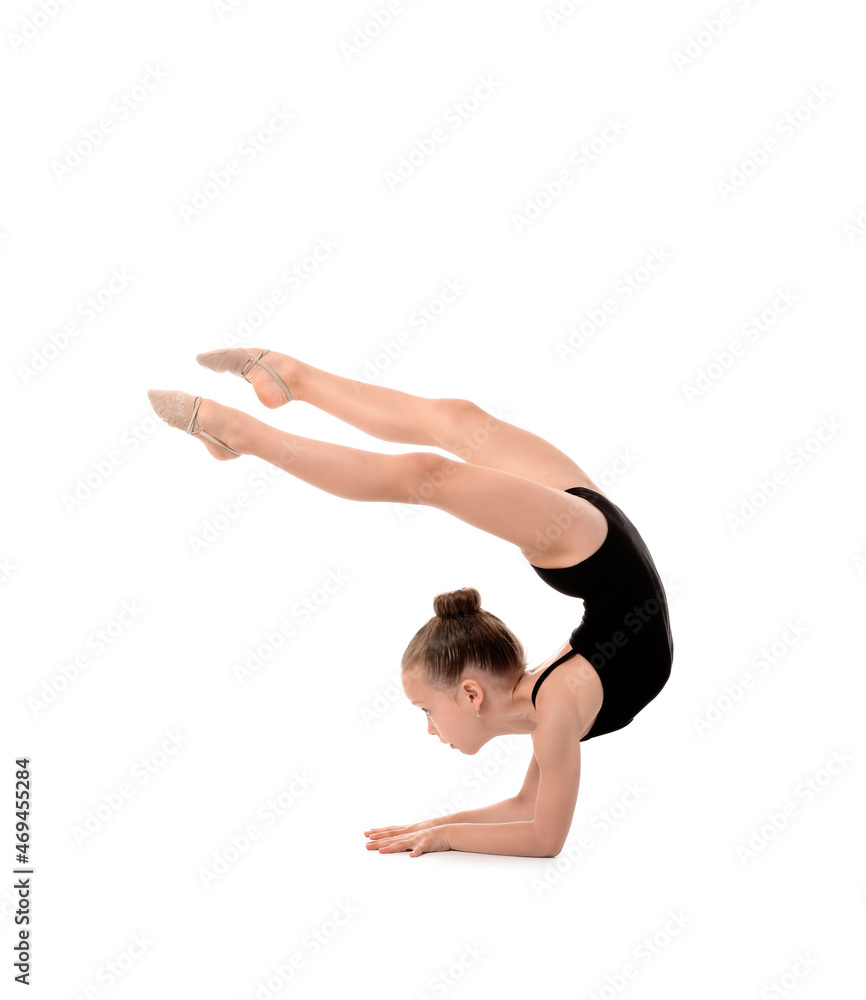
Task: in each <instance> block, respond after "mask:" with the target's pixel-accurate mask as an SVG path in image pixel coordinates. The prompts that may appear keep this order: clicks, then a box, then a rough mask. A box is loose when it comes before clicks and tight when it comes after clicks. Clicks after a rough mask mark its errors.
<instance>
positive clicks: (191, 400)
mask: <svg viewBox="0 0 866 1000" xmlns="http://www.w3.org/2000/svg"><path fill="white" fill-rule="evenodd" d="M147 398H148V399H149V400H150V405H151V406H152V407H153V408H154V410H155V412H156V415H157V416H158V417H159V418H160V420H164V421H165V422H166V423H167V424H168V425H169V426H170V427H177V428H178V430H182V431H186V433H187V434H197V435H199V436H200V437H203V438H207V439H208V441H211V442H212V443H213V444H216V445H219V447H220V448H225V450H226V451H230V452H231V453H232V454H233V455H240V454H241V452H239V451H235V450H234V448H229V446H228V445H227V444H224V443H223V442H222V441H218V440H217V439H216V438H215V437H213V436H212V435H210V434H208V432H207V431H206V430H204V429H203V428H202V427H201V426H200V425H199V422H198V416H197V415H198V408H199V406H200V405H201V396H191V395H190V394H189V393H188V392H181V391H180V390H179V389H148V390H147Z"/></svg>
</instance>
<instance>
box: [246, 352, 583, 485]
mask: <svg viewBox="0 0 866 1000" xmlns="http://www.w3.org/2000/svg"><path fill="white" fill-rule="evenodd" d="M248 350H249V351H250V352H251V353H252V352H257V351H258V348H252V347H251V348H248ZM268 359H269V361H270V363H271V364H272V365H273V366H274V367H275V368H276V369H277V370H278V371H279V373H280V375H281V377H282V378H283V379H285V381H286V382H287V384H288V385H289V387H290V389H291V390H292V394H293V395H294V397H295V399H296V400H303V401H304V402H307V403H310V404H311V405H313V406H316V407H318V408H319V409H321V410H324V411H325V412H326V413H330V414H332V415H333V416H335V417H338V418H339V419H340V420H344V421H346V422H347V423H349V424H352V425H353V426H354V427H357V428H359V429H360V430H362V431H365V432H366V433H367V434H370V435H371V436H373V437H377V438H379V439H380V440H383V441H398V442H403V443H406V444H415V445H429V446H433V447H437V448H441V449H442V450H443V451H448V452H451V454H453V455H457V456H458V457H459V458H462V459H463V460H464V461H465V462H467V463H469V464H471V465H483V466H487V467H488V468H491V469H500V470H502V471H503V472H512V473H514V474H515V475H519V476H523V477H525V478H527V479H534V480H535V481H536V482H539V483H542V484H543V485H545V486H551V487H553V488H554V489H560V490H564V489H567V488H568V487H570V486H588V487H589V488H590V489H598V487H596V486H595V485H594V484H593V483H592V480H590V478H589V477H588V476H587V474H586V473H585V472H584V471H583V469H581V468H580V466H578V465H577V464H576V463H575V462H574V461H572V459H570V458H569V457H568V455H566V454H565V453H564V452H562V451H560V450H559V448H557V447H555V446H554V445H553V444H551V443H550V442H549V441H546V440H545V439H544V438H542V437H539V436H538V435H537V434H533V433H532V432H531V431H527V430H524V429H523V428H521V427H517V426H515V425H514V424H511V423H508V422H507V421H505V420H502V419H500V418H499V417H495V416H493V415H492V414H490V413H488V412H487V411H486V410H483V409H482V408H481V407H480V406H478V405H477V404H476V403H473V402H471V401H470V400H467V399H452V398H447V397H446V398H429V397H426V396H414V395H412V394H411V393H407V392H400V391H398V390H397V389H391V388H388V387H387V386H379V385H370V384H368V383H367V382H360V381H357V380H355V379H349V378H343V377H342V376H341V375H333V374H331V373H330V372H327V371H324V370H322V369H321V368H315V367H314V366H313V365H308V364H306V363H305V362H303V361H300V360H298V359H297V358H294V357H291V356H290V355H286V354H280V353H278V352H276V351H271V353H270V354H269V355H268ZM254 385H255V386H256V391H257V393H258V394H259V398H260V399H262V401H263V402H265V403H267V402H268V401H269V400H271V397H272V394H274V399H277V398H279V399H282V398H283V397H282V394H281V393H279V392H278V391H277V390H276V386H275V384H274V382H273V380H272V379H271V378H270V376H269V375H267V373H262V372H259V373H257V374H256V378H255V382H254ZM599 492H601V491H600V490H599Z"/></svg>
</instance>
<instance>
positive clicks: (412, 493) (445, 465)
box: [398, 451, 463, 507]
mask: <svg viewBox="0 0 866 1000" xmlns="http://www.w3.org/2000/svg"><path fill="white" fill-rule="evenodd" d="M400 459H401V461H402V469H403V474H402V476H401V477H400V478H401V487H400V494H401V495H400V497H399V498H398V501H399V502H400V503H416V504H426V505H428V506H431V507H437V506H440V505H441V504H442V503H444V502H445V501H444V497H443V495H442V488H443V487H444V486H445V485H446V483H447V482H449V480H450V478H451V476H452V475H453V473H454V470H455V468H456V467H457V466H458V465H462V464H463V463H462V462H455V461H454V460H453V459H449V458H445V457H444V456H442V455H437V454H436V453H435V452H432V451H410V452H407V453H406V454H404V455H401V456H400Z"/></svg>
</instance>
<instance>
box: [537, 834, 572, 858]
mask: <svg viewBox="0 0 866 1000" xmlns="http://www.w3.org/2000/svg"><path fill="white" fill-rule="evenodd" d="M565 839H566V838H565V836H562V835H560V834H557V835H556V836H553V835H552V834H547V835H542V836H540V837H539V839H538V853H537V854H536V857H539V858H555V857H556V856H557V855H558V854H559V853H560V852H561V851H562V849H563V847H565Z"/></svg>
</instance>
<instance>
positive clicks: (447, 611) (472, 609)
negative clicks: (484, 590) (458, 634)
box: [433, 587, 481, 618]
mask: <svg viewBox="0 0 866 1000" xmlns="http://www.w3.org/2000/svg"><path fill="white" fill-rule="evenodd" d="M433 610H434V611H435V612H436V615H437V616H438V617H439V618H460V617H461V616H463V615H473V614H475V613H476V612H478V611H480V610H481V594H480V593H479V592H478V591H477V590H476V589H475V587H461V588H460V590H450V591H448V593H446V594H437V595H436V597H434V598H433Z"/></svg>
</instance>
